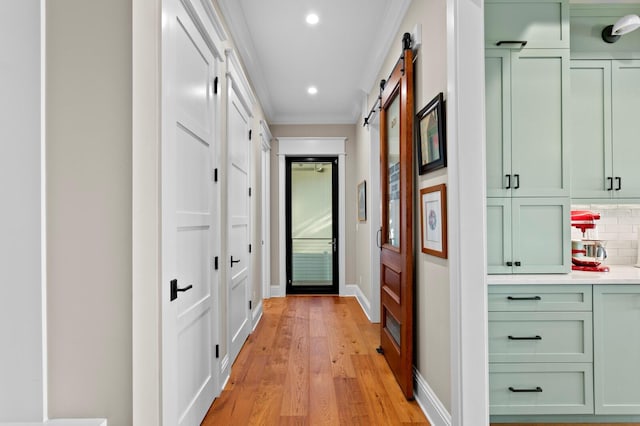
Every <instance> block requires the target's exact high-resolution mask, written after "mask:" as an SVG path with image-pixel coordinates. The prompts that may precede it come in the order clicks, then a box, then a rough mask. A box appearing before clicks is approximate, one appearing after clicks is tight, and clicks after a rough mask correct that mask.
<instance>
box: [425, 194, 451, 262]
mask: <svg viewBox="0 0 640 426" xmlns="http://www.w3.org/2000/svg"><path fill="white" fill-rule="evenodd" d="M420 231H421V240H422V252H423V253H427V254H430V255H433V256H437V257H441V258H443V259H446V258H447V187H446V185H445V184H441V185H436V186H430V187H428V188H423V189H421V190H420Z"/></svg>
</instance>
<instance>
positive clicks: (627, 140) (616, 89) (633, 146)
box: [612, 60, 640, 198]
mask: <svg viewBox="0 0 640 426" xmlns="http://www.w3.org/2000/svg"><path fill="white" fill-rule="evenodd" d="M612 78H613V82H612V91H613V105H612V117H613V119H612V124H613V173H614V178H615V179H616V182H615V183H614V191H613V192H614V197H620V198H637V197H640V172H639V170H640V167H639V163H638V162H639V159H640V117H639V116H638V111H640V61H639V60H635V61H614V62H613V69H612ZM618 178H619V180H618ZM618 187H620V188H621V189H620V190H617V189H618Z"/></svg>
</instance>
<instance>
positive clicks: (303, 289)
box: [285, 156, 340, 295]
mask: <svg viewBox="0 0 640 426" xmlns="http://www.w3.org/2000/svg"><path fill="white" fill-rule="evenodd" d="M285 162H286V170H285V179H286V181H285V188H286V189H285V196H286V200H285V203H286V208H285V219H286V232H285V234H286V241H287V244H286V250H287V251H286V253H287V255H286V256H285V262H286V263H287V282H286V292H287V295H289V294H338V291H339V287H338V283H339V273H338V269H339V266H340V262H339V259H340V253H339V250H337V249H336V250H334V251H333V252H332V254H331V258H332V262H331V264H332V268H331V279H332V284H331V286H317V285H316V286H314V285H308V286H297V287H294V286H293V284H292V278H293V264H292V261H293V253H292V251H293V247H292V246H293V235H292V234H293V230H292V227H291V226H292V223H291V220H292V217H291V213H292V211H291V210H292V199H291V197H292V194H291V178H292V175H291V173H292V171H293V167H292V166H293V163H294V162H297V163H312V164H313V163H320V162H325V163H328V162H331V163H332V166H331V215H332V223H331V228H332V229H331V236H332V238H335V239H336V240H337V241H336V243H338V244H339V243H340V236H339V235H338V229H339V228H340V222H339V219H338V217H339V211H340V202H339V200H338V192H339V191H336V190H335V188H339V186H338V182H337V181H338V167H337V166H338V157H336V156H332V157H308V156H302V157H298V156H288V157H285Z"/></svg>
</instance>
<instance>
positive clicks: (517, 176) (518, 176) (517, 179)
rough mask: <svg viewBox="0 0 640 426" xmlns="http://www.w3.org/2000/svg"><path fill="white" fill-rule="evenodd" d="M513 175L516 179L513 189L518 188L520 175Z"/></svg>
mask: <svg viewBox="0 0 640 426" xmlns="http://www.w3.org/2000/svg"><path fill="white" fill-rule="evenodd" d="M513 177H514V178H515V180H516V185H515V186H514V187H513V189H518V188H520V175H518V174H515V175H513Z"/></svg>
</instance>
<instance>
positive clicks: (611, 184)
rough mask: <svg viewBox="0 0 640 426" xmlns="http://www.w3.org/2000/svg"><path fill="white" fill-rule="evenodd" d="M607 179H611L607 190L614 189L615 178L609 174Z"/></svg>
mask: <svg viewBox="0 0 640 426" xmlns="http://www.w3.org/2000/svg"><path fill="white" fill-rule="evenodd" d="M607 180H608V181H609V187H608V188H607V191H613V178H612V177H611V176H609V177H608V178H607Z"/></svg>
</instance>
